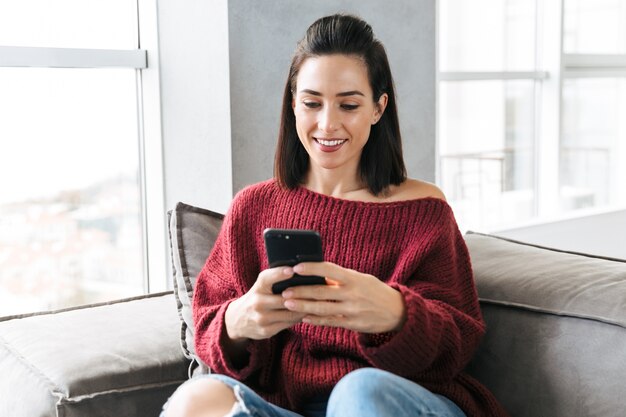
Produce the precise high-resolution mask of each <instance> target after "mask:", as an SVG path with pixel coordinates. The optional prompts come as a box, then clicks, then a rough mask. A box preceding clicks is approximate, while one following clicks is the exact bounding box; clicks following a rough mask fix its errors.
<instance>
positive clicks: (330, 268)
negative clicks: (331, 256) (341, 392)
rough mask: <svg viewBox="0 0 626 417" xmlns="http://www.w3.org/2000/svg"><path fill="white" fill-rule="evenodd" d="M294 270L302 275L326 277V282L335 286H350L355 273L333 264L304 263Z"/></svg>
mask: <svg viewBox="0 0 626 417" xmlns="http://www.w3.org/2000/svg"><path fill="white" fill-rule="evenodd" d="M292 269H293V272H295V273H297V274H300V275H318V276H320V277H326V281H327V282H328V283H329V284H334V285H341V284H344V285H345V284H348V283H349V282H351V281H352V278H353V276H354V272H355V271H352V270H351V269H346V268H342V267H341V266H339V265H337V264H334V263H332V262H302V263H299V264H298V265H296V266H294V267H293V268H292Z"/></svg>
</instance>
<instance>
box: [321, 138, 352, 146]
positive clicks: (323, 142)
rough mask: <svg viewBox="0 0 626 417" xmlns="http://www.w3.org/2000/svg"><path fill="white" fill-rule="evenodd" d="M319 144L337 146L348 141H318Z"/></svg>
mask: <svg viewBox="0 0 626 417" xmlns="http://www.w3.org/2000/svg"><path fill="white" fill-rule="evenodd" d="M316 140H317V141H318V142H319V143H321V144H322V145H324V146H337V145H340V144H342V143H344V142H345V141H346V140H345V139H344V140H324V139H316Z"/></svg>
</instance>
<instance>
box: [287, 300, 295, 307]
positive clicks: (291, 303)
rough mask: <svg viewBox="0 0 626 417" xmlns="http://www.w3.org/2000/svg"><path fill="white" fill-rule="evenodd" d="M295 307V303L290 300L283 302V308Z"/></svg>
mask: <svg viewBox="0 0 626 417" xmlns="http://www.w3.org/2000/svg"><path fill="white" fill-rule="evenodd" d="M295 306H296V303H295V302H294V301H292V300H288V301H285V307H287V308H294V307H295Z"/></svg>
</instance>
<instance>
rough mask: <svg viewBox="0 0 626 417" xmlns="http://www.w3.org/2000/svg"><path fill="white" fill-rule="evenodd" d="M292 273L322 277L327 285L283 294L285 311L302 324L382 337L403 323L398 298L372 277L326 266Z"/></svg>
mask: <svg viewBox="0 0 626 417" xmlns="http://www.w3.org/2000/svg"><path fill="white" fill-rule="evenodd" d="M293 270H294V271H295V272H297V273H298V274H300V275H319V276H322V277H326V282H327V284H328V285H314V286H306V285H303V286H298V287H291V288H289V289H287V290H285V291H283V293H282V296H283V302H284V305H285V307H287V308H288V309H289V310H291V311H292V312H294V313H298V314H302V315H303V318H302V321H303V322H304V323H311V324H315V325H321V326H335V327H343V328H346V329H351V330H355V331H358V332H363V333H384V332H389V331H394V330H399V329H400V328H401V327H402V325H403V324H404V322H405V321H406V307H405V305H404V298H403V297H402V294H400V292H399V291H397V290H395V289H394V288H392V287H390V286H389V285H387V284H385V283H384V282H382V281H380V280H379V279H378V278H376V277H375V276H373V275H368V274H363V273H360V272H357V271H354V270H351V269H346V268H342V267H340V266H339V265H336V264H333V263H330V262H305V263H301V264H298V265H296V266H295V267H293Z"/></svg>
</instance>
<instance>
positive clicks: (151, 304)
mask: <svg viewBox="0 0 626 417" xmlns="http://www.w3.org/2000/svg"><path fill="white" fill-rule="evenodd" d="M187 366H188V361H187V360H186V359H185V357H184V356H183V354H182V352H181V349H180V344H179V320H178V316H177V313H176V303H175V301H174V297H173V295H172V294H171V293H163V294H157V295H150V296H145V297H140V298H136V299H129V300H121V301H118V302H114V303H110V304H104V305H98V306H92V307H90V308H78V309H71V310H66V311H61V312H56V313H50V314H41V315H32V316H27V317H18V318H12V319H10V320H4V321H1V322H0V375H2V378H0V392H1V393H2V396H0V415H2V416H5V415H6V416H9V415H10V416H13V417H32V416H41V417H44V416H45V417H48V416H49V417H53V416H54V417H57V416H64V417H73V416H77V417H78V416H81V417H85V416H118V417H122V416H128V417H130V416H148V415H158V413H159V410H160V408H161V406H162V404H163V403H164V402H165V401H166V399H167V397H168V396H169V395H171V393H172V392H173V391H174V390H175V389H176V387H177V386H178V385H179V384H180V383H182V382H183V381H184V380H185V379H186V378H187V375H186V371H187Z"/></svg>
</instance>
